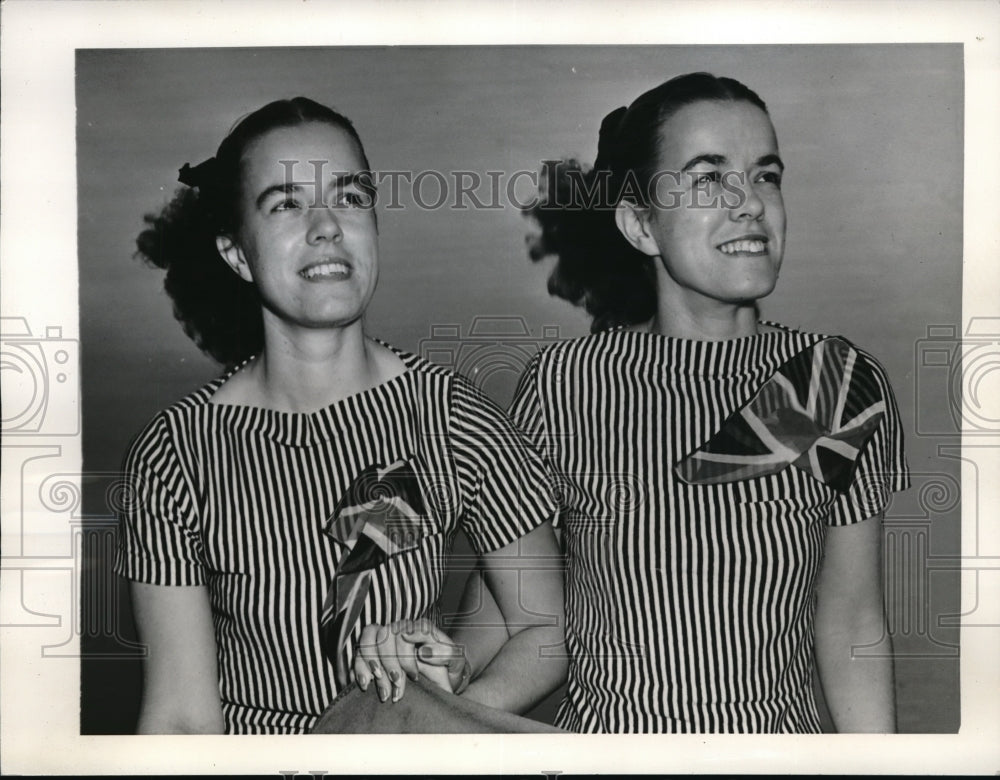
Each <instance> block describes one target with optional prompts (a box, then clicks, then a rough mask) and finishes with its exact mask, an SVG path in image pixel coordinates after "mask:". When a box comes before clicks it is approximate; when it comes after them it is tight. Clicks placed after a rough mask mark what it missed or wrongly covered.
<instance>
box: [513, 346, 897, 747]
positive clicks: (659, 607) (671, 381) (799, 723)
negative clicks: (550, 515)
mask: <svg viewBox="0 0 1000 780" xmlns="http://www.w3.org/2000/svg"><path fill="white" fill-rule="evenodd" d="M824 339H825V337H823V336H819V335H815V334H808V333H801V332H797V331H792V330H787V329H784V328H781V327H780V326H775V329H774V330H767V331H764V330H762V332H761V333H759V334H758V335H756V336H752V337H748V338H742V339H736V340H732V341H722V342H712V341H696V340H686V339H677V338H669V337H665V336H661V335H658V334H650V333H636V332H631V331H627V330H613V331H607V332H604V333H600V334H596V335H593V336H589V337H585V338H581V339H576V340H570V341H566V342H562V343H559V344H556V345H553V346H551V347H549V348H547V349H545V350H543V351H542V352H541V353H539V354H538V355H536V356H535V358H534V360H533V361H532V363H531V364H530V365H529V367H528V369H527V370H526V372H525V374H524V376H523V377H522V380H521V383H520V385H519V387H518V390H517V393H516V395H515V398H514V401H513V403H512V406H511V410H510V413H511V417H512V418H513V419H514V421H515V423H516V424H518V425H519V426H520V427H521V428H522V430H524V431H525V432H526V433H527V434H528V435H529V437H530V438H531V439H532V440H533V441H534V443H535V444H536V445H537V446H538V447H539V448H540V450H541V451H543V452H544V454H545V456H546V458H547V460H548V461H549V464H550V466H551V468H552V470H553V472H554V473H555V478H556V479H557V480H559V481H560V482H561V488H560V490H559V494H560V501H561V503H562V508H561V511H560V516H559V523H560V524H561V526H562V528H563V545H564V547H565V552H566V556H567V575H566V599H567V601H566V620H567V628H566V630H567V643H568V647H569V651H570V657H571V662H570V678H569V684H568V686H567V694H566V698H565V700H564V701H563V703H562V705H561V707H560V709H559V713H558V716H557V720H556V723H557V725H559V726H561V727H563V728H566V729H569V730H572V731H582V732H686V733H706V732H816V731H818V730H819V728H820V724H819V719H818V715H817V709H816V704H815V701H814V699H813V694H812V688H811V681H812V671H813V666H814V658H813V636H814V634H813V614H814V603H815V599H814V585H815V582H816V577H817V573H818V571H819V567H820V562H821V559H822V556H823V542H824V532H825V528H826V526H828V525H833V526H836V525H844V524H848V523H855V522H858V521H861V520H864V519H865V518H867V517H870V516H873V515H876V514H878V513H879V512H880V511H881V510H882V509H884V507H885V505H886V504H887V502H888V500H889V494H890V492H891V491H895V490H901V489H904V488H905V487H907V485H908V476H907V469H906V464H905V461H904V457H903V452H902V434H901V431H900V426H899V420H898V412H897V410H896V406H895V401H894V400H893V396H892V391H891V389H890V387H889V383H888V381H887V379H886V376H885V372H884V370H883V369H882V367H881V366H880V365H879V364H878V363H877V362H876V361H875V360H874V359H873V358H872V357H871V356H869V355H867V354H865V353H863V352H861V351H860V350H856V351H855V350H854V349H853V348H852V351H854V352H855V355H856V356H857V357H858V360H857V366H856V367H855V372H856V373H858V374H859V376H861V377H862V379H863V380H864V381H865V382H867V383H868V385H869V389H871V390H873V392H874V393H877V394H878V396H879V397H880V398H882V399H884V400H885V408H886V412H885V414H884V415H883V416H882V419H881V421H880V423H879V425H878V428H877V429H876V430H875V432H874V433H873V434H871V438H870V439H869V440H868V442H867V444H866V445H865V447H864V449H863V450H862V452H861V455H860V457H859V458H858V466H857V471H856V473H855V475H854V479H853V483H852V484H851V486H850V488H849V490H848V491H847V492H844V493H841V492H838V491H835V490H833V489H832V488H830V487H828V486H827V485H826V484H824V483H823V482H821V481H820V480H819V479H817V478H815V477H814V476H812V475H811V474H809V473H807V471H806V470H804V469H802V468H796V467H788V468H783V469H781V470H780V471H778V472H777V473H773V474H770V475H765V476H756V477H753V478H747V479H740V480H738V481H731V482H720V483H718V484H688V483H687V482H685V481H682V480H681V479H680V478H678V476H677V475H676V471H675V468H676V467H677V465H678V464H679V463H680V462H681V461H682V460H683V459H685V458H686V457H687V456H689V455H690V454H691V453H692V452H694V451H696V450H697V449H698V448H699V447H702V446H703V445H704V444H705V443H706V442H707V441H708V440H709V439H711V438H712V437H713V434H715V433H716V432H717V431H719V429H720V427H721V426H722V424H723V423H724V422H725V421H726V420H727V419H728V418H729V417H730V415H732V414H733V413H734V412H736V411H737V410H739V409H740V408H741V407H743V406H744V405H745V404H747V402H748V401H750V400H751V399H752V398H753V397H754V395H755V393H756V391H757V390H758V389H759V388H760V387H761V386H762V384H763V383H764V382H765V380H767V379H768V378H769V377H770V376H772V375H773V374H774V373H775V370H776V369H777V368H778V367H779V366H781V365H782V364H784V363H786V361H788V360H789V359H790V358H792V356H794V355H796V354H798V353H801V352H802V351H803V350H806V349H809V348H810V347H812V346H813V345H816V344H817V343H819V342H820V341H822V340H824Z"/></svg>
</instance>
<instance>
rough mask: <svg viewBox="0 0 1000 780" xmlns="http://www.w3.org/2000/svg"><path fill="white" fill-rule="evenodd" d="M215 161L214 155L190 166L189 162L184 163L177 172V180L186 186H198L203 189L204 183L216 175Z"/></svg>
mask: <svg viewBox="0 0 1000 780" xmlns="http://www.w3.org/2000/svg"><path fill="white" fill-rule="evenodd" d="M216 168H217V163H216V160H215V158H214V157H209V158H208V159H207V160H205V162H203V163H199V164H198V165H196V166H194V168H192V167H191V164H190V163H184V165H183V166H182V167H181V169H180V170H179V171H178V172H177V180H178V181H179V182H180V183H181V184H186V185H187V186H188V187H198V188H200V189H203V188H204V187H205V185H206V184H207V183H209V182H211V181H213V180H214V179H215V177H216V173H217V171H216Z"/></svg>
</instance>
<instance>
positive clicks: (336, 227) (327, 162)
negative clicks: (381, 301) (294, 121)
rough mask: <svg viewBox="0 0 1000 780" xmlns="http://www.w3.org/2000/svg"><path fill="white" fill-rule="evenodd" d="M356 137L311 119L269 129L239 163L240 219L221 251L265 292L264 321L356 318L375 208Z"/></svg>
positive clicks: (329, 323)
mask: <svg viewBox="0 0 1000 780" xmlns="http://www.w3.org/2000/svg"><path fill="white" fill-rule="evenodd" d="M364 168H365V166H364V162H363V159H362V156H361V152H360V150H359V149H358V146H357V144H356V143H355V141H354V140H353V139H352V138H351V137H350V136H349V135H348V134H347V133H346V132H345V131H344V130H343V129H341V128H340V127H336V126H334V125H331V124H327V123H322V122H312V123H308V124H303V125H297V126H294V127H282V128H276V129H274V130H271V131H270V132H268V133H266V134H265V135H263V136H261V137H260V138H257V139H256V140H254V141H253V142H251V143H250V144H249V145H248V146H247V148H246V150H245V151H244V154H243V159H242V163H241V197H240V213H239V220H240V223H239V224H240V227H239V229H238V231H237V235H236V238H235V242H234V244H233V245H232V246H229V247H228V249H227V248H226V247H225V246H224V245H225V244H226V243H227V241H226V239H224V238H223V239H220V244H219V245H220V251H221V253H222V254H223V257H224V258H225V259H226V262H228V263H229V264H230V265H231V266H232V267H233V268H234V270H236V272H237V273H239V274H240V276H242V277H243V278H244V279H246V280H247V281H251V282H253V283H254V284H255V285H256V286H257V289H258V291H259V292H260V296H261V300H262V301H263V304H264V309H265V322H267V320H268V318H269V317H274V318H277V319H278V320H280V321H281V322H283V323H284V324H286V325H293V326H299V327H305V328H312V329H315V328H323V327H340V326H344V325H347V324H350V323H352V322H354V321H356V320H357V319H358V318H359V317H360V316H361V315H362V314H363V313H364V310H365V308H366V307H367V306H368V302H369V301H370V300H371V297H372V294H373V293H374V291H375V284H376V282H377V280H378V241H377V230H376V227H375V212H374V209H373V208H371V199H370V198H369V197H368V195H369V194H370V192H371V190H370V189H368V190H366V189H365V187H364V182H363V181H362V182H358V181H356V180H353V179H352V176H353V175H357V174H359V173H361V172H362V171H364Z"/></svg>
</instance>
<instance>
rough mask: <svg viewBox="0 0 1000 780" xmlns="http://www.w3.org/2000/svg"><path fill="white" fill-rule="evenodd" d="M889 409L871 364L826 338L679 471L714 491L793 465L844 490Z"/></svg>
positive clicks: (794, 362) (845, 345)
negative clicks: (718, 486) (724, 484)
mask: <svg viewBox="0 0 1000 780" xmlns="http://www.w3.org/2000/svg"><path fill="white" fill-rule="evenodd" d="M885 409H886V406H885V400H884V398H883V397H882V394H881V392H880V390H879V388H878V385H877V384H876V381H875V378H874V375H873V373H872V371H871V369H870V368H869V367H868V365H867V364H866V363H865V361H864V358H862V357H861V356H860V355H859V353H858V351H857V350H856V349H854V348H853V347H852V346H851V345H850V344H848V343H847V342H846V341H844V340H843V339H838V338H831V339H825V340H823V341H820V342H819V343H817V344H815V345H813V346H812V347H810V348H809V349H806V350H803V351H802V352H800V353H799V354H798V355H796V356H795V357H793V358H792V359H791V360H789V361H788V362H786V363H785V364H783V365H782V366H780V367H779V368H778V370H777V371H776V372H775V373H774V374H773V375H772V376H771V377H770V378H769V379H768V380H767V381H766V382H765V383H764V385H763V386H762V387H761V388H760V390H759V391H758V392H757V393H756V395H754V397H753V398H752V399H751V400H750V401H749V403H747V404H746V405H745V406H744V407H743V408H741V409H740V410H738V411H737V412H735V413H734V414H732V415H731V416H730V417H729V419H727V420H726V422H725V423H724V424H723V426H722V428H721V429H720V430H719V431H718V432H717V433H716V434H715V435H714V436H712V438H711V439H709V441H708V442H707V443H705V444H704V445H702V446H701V447H700V448H699V449H698V450H696V451H695V452H693V453H692V454H690V455H688V456H687V457H686V458H684V459H683V460H682V461H681V462H680V463H678V464H677V466H676V467H675V471H676V473H677V476H678V477H679V478H680V479H681V480H682V481H684V482H687V483H689V484H693V485H711V484H718V483H721V482H736V481H739V480H744V479H752V478H754V477H761V476H766V475H769V474H775V473H777V472H779V471H781V470H783V469H785V468H788V467H789V466H792V467H795V468H798V469H801V470H803V471H805V472H806V473H807V474H809V475H811V476H813V477H815V478H816V479H818V480H819V481H821V482H823V483H824V484H826V485H829V486H830V487H831V488H833V489H834V490H837V491H840V492H845V491H847V490H848V488H849V487H850V485H851V481H852V480H853V478H854V471H855V468H856V465H857V459H858V456H859V455H860V454H861V451H862V450H863V448H864V445H865V443H866V442H867V441H868V439H869V438H870V437H871V436H872V434H873V433H874V432H875V429H876V428H877V427H878V424H879V421H880V420H881V418H882V417H883V415H884V414H885Z"/></svg>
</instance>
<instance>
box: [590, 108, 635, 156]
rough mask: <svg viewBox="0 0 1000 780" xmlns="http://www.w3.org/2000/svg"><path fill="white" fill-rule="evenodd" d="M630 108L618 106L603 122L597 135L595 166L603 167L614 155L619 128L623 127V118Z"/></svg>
mask: <svg viewBox="0 0 1000 780" xmlns="http://www.w3.org/2000/svg"><path fill="white" fill-rule="evenodd" d="M626 111H628V109H627V108H626V107H625V106H621V107H619V108H616V109H615V110H614V111H612V112H611V113H609V114H608V115H607V116H606V117H604V120H603V121H602V122H601V129H600V131H599V133H598V137H597V159H596V160H595V161H594V167H595V168H603V167H606V166H607V165H608V162H609V161H610V160H611V159H612V157H613V155H614V151H613V150H614V148H615V142H616V140H617V137H618V130H619V129H620V128H621V124H622V119H624V117H625V112H626Z"/></svg>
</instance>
